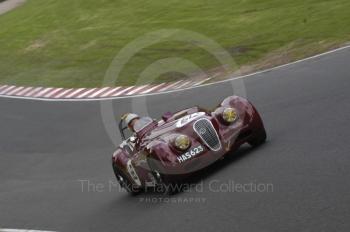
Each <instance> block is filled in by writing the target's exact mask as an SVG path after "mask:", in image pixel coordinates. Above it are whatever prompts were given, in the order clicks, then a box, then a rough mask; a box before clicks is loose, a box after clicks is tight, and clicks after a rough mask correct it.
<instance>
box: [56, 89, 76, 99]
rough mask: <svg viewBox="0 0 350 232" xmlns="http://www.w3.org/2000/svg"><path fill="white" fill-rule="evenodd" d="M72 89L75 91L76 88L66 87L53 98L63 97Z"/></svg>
mask: <svg viewBox="0 0 350 232" xmlns="http://www.w3.org/2000/svg"><path fill="white" fill-rule="evenodd" d="M71 91H74V89H66V90H64V91H63V92H61V93H59V94H57V95H55V96H53V98H61V97H64V96H65V95H66V94H68V93H70V92H71Z"/></svg>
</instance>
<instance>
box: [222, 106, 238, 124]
mask: <svg viewBox="0 0 350 232" xmlns="http://www.w3.org/2000/svg"><path fill="white" fill-rule="evenodd" d="M237 117H238V114H237V111H236V110H235V109H233V108H226V109H225V110H224V111H223V112H222V118H223V119H224V120H225V122H228V123H232V122H234V121H236V119H237Z"/></svg>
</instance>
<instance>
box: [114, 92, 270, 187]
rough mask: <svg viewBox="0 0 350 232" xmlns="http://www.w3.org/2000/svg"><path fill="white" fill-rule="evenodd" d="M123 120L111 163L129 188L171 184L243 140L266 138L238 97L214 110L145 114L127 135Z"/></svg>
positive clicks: (254, 112)
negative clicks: (154, 117) (158, 117)
mask: <svg viewBox="0 0 350 232" xmlns="http://www.w3.org/2000/svg"><path fill="white" fill-rule="evenodd" d="M123 121H124V120H121V121H120V123H119V129H120V133H121V136H122V138H123V139H124V141H123V142H122V144H121V145H120V146H119V148H118V149H117V150H116V151H115V153H114V154H113V158H112V164H113V170H114V173H115V175H116V178H117V180H118V182H119V183H120V185H121V186H122V187H123V188H125V189H126V190H127V191H128V192H130V193H137V192H140V191H142V190H143V189H146V188H147V187H149V186H153V187H154V186H165V185H168V184H172V183H175V182H177V181H178V180H181V179H183V178H185V177H188V176H190V175H191V173H194V172H195V171H198V170H200V169H203V168H205V167H207V166H209V165H210V164H212V163H214V162H215V161H217V160H218V159H221V158H223V157H224V156H225V155H228V154H232V151H234V150H236V149H237V148H238V147H239V146H240V145H242V144H244V143H248V144H250V145H251V146H253V147H255V146H259V145H260V144H262V143H264V142H265V140H266V132H265V128H264V125H263V122H262V120H261V117H260V115H259V113H258V112H257V110H256V109H255V107H254V106H253V105H252V104H251V103H250V102H249V101H247V100H246V99H244V98H241V97H238V96H230V97H228V98H226V99H225V100H224V101H223V102H222V103H221V104H220V105H219V106H218V107H216V108H215V110H213V111H208V110H205V109H202V108H200V107H193V108H189V109H185V110H182V111H180V112H177V113H174V114H172V113H169V112H168V113H165V114H164V115H163V116H162V120H160V121H155V120H152V119H151V118H143V120H142V121H143V126H142V127H139V128H137V129H136V131H135V133H134V134H132V135H131V136H130V137H127V136H126V130H127V126H125V125H124V124H125V123H123ZM168 189H169V188H168Z"/></svg>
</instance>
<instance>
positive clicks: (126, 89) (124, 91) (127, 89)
mask: <svg viewBox="0 0 350 232" xmlns="http://www.w3.org/2000/svg"><path fill="white" fill-rule="evenodd" d="M132 88H134V86H130V87H128V88H125V89H122V90H121V91H118V92H116V93H115V94H113V95H111V96H120V95H122V94H123V93H126V92H128V91H129V90H130V89H132Z"/></svg>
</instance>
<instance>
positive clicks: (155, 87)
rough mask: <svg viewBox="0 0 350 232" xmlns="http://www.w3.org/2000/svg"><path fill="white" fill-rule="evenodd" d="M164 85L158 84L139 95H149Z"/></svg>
mask: <svg viewBox="0 0 350 232" xmlns="http://www.w3.org/2000/svg"><path fill="white" fill-rule="evenodd" d="M164 85H166V83H162V84H159V85H156V86H153V87H152V88H150V89H147V90H145V91H143V92H141V94H146V93H150V92H152V91H154V90H155V89H158V88H160V87H163V86H164Z"/></svg>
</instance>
